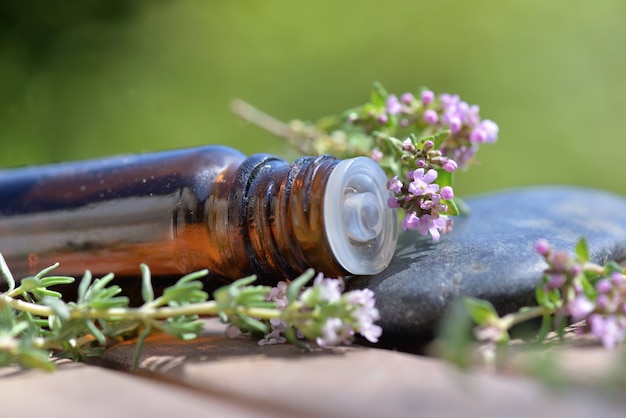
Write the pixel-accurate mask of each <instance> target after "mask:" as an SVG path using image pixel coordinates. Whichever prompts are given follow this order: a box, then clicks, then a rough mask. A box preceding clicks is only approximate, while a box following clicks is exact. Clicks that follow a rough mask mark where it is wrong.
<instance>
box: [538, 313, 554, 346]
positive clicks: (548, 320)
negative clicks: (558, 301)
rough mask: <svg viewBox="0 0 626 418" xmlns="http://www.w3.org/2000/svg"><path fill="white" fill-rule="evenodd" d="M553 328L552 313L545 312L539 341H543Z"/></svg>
mask: <svg viewBox="0 0 626 418" xmlns="http://www.w3.org/2000/svg"><path fill="white" fill-rule="evenodd" d="M551 330H552V315H549V314H547V313H544V314H543V316H542V317H541V328H540V329H539V334H538V335H537V342H540V343H541V342H543V341H544V340H545V339H546V337H547V336H548V333H549V332H550V331H551Z"/></svg>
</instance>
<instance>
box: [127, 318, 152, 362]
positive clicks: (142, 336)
mask: <svg viewBox="0 0 626 418" xmlns="http://www.w3.org/2000/svg"><path fill="white" fill-rule="evenodd" d="M150 332H152V327H150V326H149V325H148V326H146V327H145V328H144V329H143V331H142V332H141V334H139V337H138V338H137V344H135V353H134V354H133V362H132V365H131V366H130V370H131V371H132V372H135V371H137V368H138V367H139V360H140V359H141V350H142V349H143V344H144V343H145V342H146V338H148V335H150Z"/></svg>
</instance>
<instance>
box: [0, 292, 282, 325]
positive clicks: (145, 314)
mask: <svg viewBox="0 0 626 418" xmlns="http://www.w3.org/2000/svg"><path fill="white" fill-rule="evenodd" d="M0 305H8V306H10V307H11V308H13V309H16V310H19V311H22V312H28V313H31V314H33V315H37V316H41V317H49V316H52V315H55V312H54V310H53V309H52V308H50V307H48V306H44V305H38V304H35V303H30V302H25V301H23V300H20V299H13V298H11V297H9V296H8V295H2V296H0ZM237 311H238V312H239V313H242V314H245V315H248V316H251V317H255V318H263V319H272V318H279V317H280V315H281V313H280V311H279V310H278V309H270V308H248V307H245V306H240V307H238V308H237ZM218 313H219V311H218V308H217V303H216V302H215V301H209V302H203V303H194V304H190V305H185V306H164V307H160V308H152V307H148V308H147V307H139V308H110V309H81V308H73V309H70V318H71V319H81V318H83V319H84V318H87V319H109V320H111V319H128V320H146V319H166V318H172V317H177V316H190V315H200V316H216V315H217V314H218Z"/></svg>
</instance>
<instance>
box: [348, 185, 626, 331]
mask: <svg viewBox="0 0 626 418" xmlns="http://www.w3.org/2000/svg"><path fill="white" fill-rule="evenodd" d="M467 204H468V205H469V207H470V210H471V214H470V215H468V216H462V217H459V218H457V219H455V225H454V229H453V231H452V232H451V233H450V234H448V235H444V236H442V239H441V240H440V241H439V242H433V241H432V240H431V239H430V238H429V237H422V236H420V235H418V234H417V233H416V232H415V231H409V232H405V233H403V234H402V235H401V237H400V243H399V247H398V250H397V253H396V256H395V257H394V260H393V261H392V263H391V265H390V266H389V267H388V268H387V269H386V270H385V271H383V272H382V273H380V274H378V275H375V276H362V277H353V278H351V279H349V280H348V281H347V289H348V290H350V289H359V288H370V289H372V290H373V291H374V292H375V294H376V305H377V307H378V308H379V310H380V313H381V320H380V321H379V324H380V325H381V326H382V328H383V330H384V332H383V336H384V337H385V338H386V339H389V340H405V341H406V340H411V339H419V338H423V337H424V336H426V335H429V334H430V333H432V331H433V330H434V329H435V327H436V325H437V324H438V322H439V321H440V320H441V318H442V316H443V315H444V313H445V311H446V308H447V307H449V306H450V304H451V302H452V301H454V300H455V299H458V298H459V297H461V296H474V297H478V298H482V299H486V300H489V301H491V302H492V303H493V304H494V305H495V307H496V309H498V311H499V312H501V313H508V312H512V311H514V310H517V309H518V308H520V307H522V306H524V305H529V304H535V302H534V301H535V299H534V293H535V287H536V286H537V284H538V283H539V282H540V281H541V276H542V271H543V269H544V268H545V266H546V264H545V262H544V261H543V259H542V258H541V257H540V256H538V255H537V254H535V252H534V244H535V242H536V241H537V240H538V239H540V238H546V239H548V240H549V242H550V243H551V244H552V246H553V247H554V248H556V249H560V250H566V251H569V252H573V250H574V247H575V245H576V242H577V241H578V240H579V238H580V237H582V236H584V237H585V238H586V239H587V242H588V244H589V250H590V257H591V261H593V262H596V263H605V262H606V261H608V260H611V259H613V260H620V259H622V258H624V257H626V199H625V198H623V197H621V196H617V195H614V194H610V193H607V192H603V191H599V190H594V189H585V188H578V187H565V186H541V187H531V188H524V189H515V190H510V191H502V192H498V193H493V194H487V195H482V196H478V197H474V198H471V199H468V200H467Z"/></svg>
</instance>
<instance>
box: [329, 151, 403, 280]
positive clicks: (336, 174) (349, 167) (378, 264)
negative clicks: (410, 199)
mask: <svg viewBox="0 0 626 418" xmlns="http://www.w3.org/2000/svg"><path fill="white" fill-rule="evenodd" d="M391 196H392V195H391V192H390V191H389V190H388V189H387V176H386V175H385V173H384V171H383V170H382V169H381V168H380V166H379V165H378V164H377V163H376V162H375V161H374V160H372V159H370V158H366V157H357V158H352V159H348V160H343V161H340V162H339V164H337V165H336V166H335V168H334V169H333V171H332V172H331V173H330V176H329V178H328V182H327V184H326V190H325V194H324V225H325V233H326V237H327V240H328V243H329V246H330V248H331V251H332V253H333V255H334V256H335V258H336V260H337V262H338V263H339V264H340V265H341V266H342V267H343V268H344V269H345V270H346V271H347V272H349V273H350V274H354V275H371V274H376V273H380V272H381V271H383V270H384V269H385V268H386V267H387V266H388V265H389V263H390V262H391V259H392V257H393V254H394V252H395V250H396V245H397V240H398V222H397V219H398V215H397V211H396V210H395V209H392V208H390V207H389V206H388V205H387V202H388V200H389V198H390V197H391Z"/></svg>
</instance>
